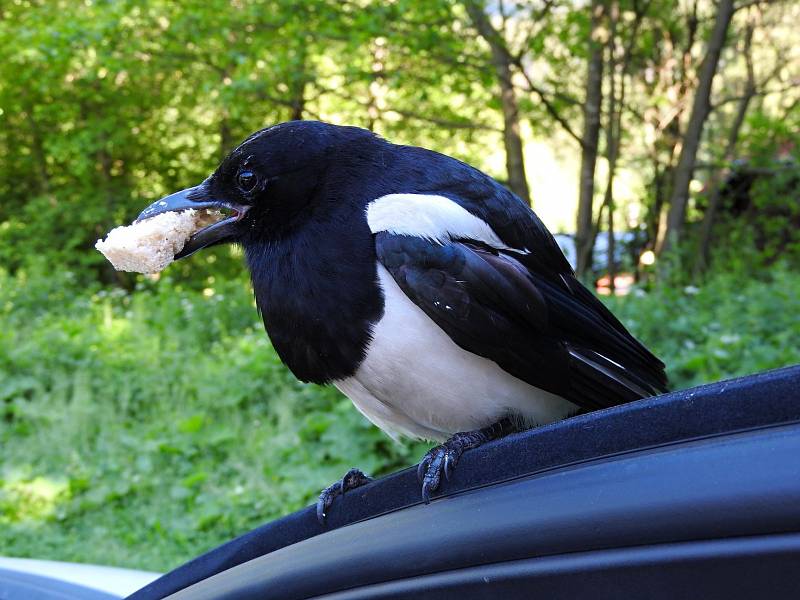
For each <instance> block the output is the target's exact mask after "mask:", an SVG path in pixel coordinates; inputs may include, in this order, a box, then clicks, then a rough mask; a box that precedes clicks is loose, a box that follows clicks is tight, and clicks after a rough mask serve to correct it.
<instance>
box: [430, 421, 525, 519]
mask: <svg viewBox="0 0 800 600" xmlns="http://www.w3.org/2000/svg"><path fill="white" fill-rule="evenodd" d="M516 430H517V429H516V427H515V426H514V424H513V423H512V422H511V421H510V420H509V419H503V420H502V421H499V422H497V423H495V424H494V425H490V426H489V427H484V428H483V429H476V430H475V431H463V432H460V433H456V434H455V435H453V436H452V437H451V438H450V439H448V440H447V441H446V442H445V443H444V444H441V445H439V446H435V447H434V448H431V449H430V450H428V452H427V453H426V454H425V456H423V457H422V460H421V461H420V463H419V466H418V467H417V478H418V479H419V481H420V483H421V484H422V501H423V502H425V504H428V502H430V500H431V492H435V491H436V490H437V489H438V488H439V485H440V484H441V482H442V475H444V477H445V479H448V480H449V479H450V475H452V473H453V470H454V469H455V468H456V465H457V464H458V461H459V460H460V459H461V455H462V454H464V452H466V451H467V450H472V449H473V448H477V447H478V446H480V445H482V444H485V443H486V442H489V441H491V440H496V439H498V438H501V437H504V436H506V435H508V434H509V433H513V432H514V431H516Z"/></svg>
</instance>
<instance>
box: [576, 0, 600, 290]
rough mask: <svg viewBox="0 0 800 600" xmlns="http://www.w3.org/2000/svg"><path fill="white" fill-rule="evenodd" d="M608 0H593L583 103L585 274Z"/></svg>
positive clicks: (581, 257)
mask: <svg viewBox="0 0 800 600" xmlns="http://www.w3.org/2000/svg"><path fill="white" fill-rule="evenodd" d="M606 8H607V2H606V1H605V0H593V1H592V31H591V37H590V39H589V63H588V66H587V73H586V100H585V102H584V105H583V136H582V138H581V171H580V189H579V192H578V217H577V223H576V228H575V249H576V254H577V257H576V263H577V264H576V272H577V274H578V277H581V278H583V277H585V276H586V273H587V271H588V269H589V267H590V265H591V262H592V246H593V245H594V244H593V242H594V235H593V231H592V229H593V228H592V209H593V205H594V171H595V166H596V164H597V144H598V140H599V138H600V104H601V102H602V101H603V43H602V40H601V39H600V37H601V34H602V28H603V21H604V18H605V13H606Z"/></svg>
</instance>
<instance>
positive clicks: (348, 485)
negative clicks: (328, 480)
mask: <svg viewBox="0 0 800 600" xmlns="http://www.w3.org/2000/svg"><path fill="white" fill-rule="evenodd" d="M370 481H372V477H370V476H369V475H365V474H364V473H363V472H362V471H361V469H355V468H354V469H350V470H349V471H348V472H347V473H345V474H344V477H342V478H341V480H339V481H337V482H335V483H334V484H332V485H329V486H328V487H326V488H325V489H324V490H322V493H321V494H320V495H319V498H318V499H317V520H318V521H319V522H320V523H321V524H323V525H324V524H325V517H326V512H327V510H328V509H329V508H330V507H331V504H333V500H334V498H336V496H344V495H345V493H346V492H349V491H350V490H354V489H355V488H357V487H361V486H362V485H364V484H367V483H369V482H370Z"/></svg>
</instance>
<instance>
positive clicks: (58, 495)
mask: <svg viewBox="0 0 800 600" xmlns="http://www.w3.org/2000/svg"><path fill="white" fill-rule="evenodd" d="M67 500H69V485H68V482H67V481H65V480H63V479H54V478H50V477H41V476H39V477H33V478H25V477H22V476H21V475H20V474H19V473H14V472H13V471H12V472H11V473H10V474H7V475H5V476H4V478H3V479H0V523H3V522H5V523H6V524H9V523H22V522H41V521H46V520H49V519H52V518H53V517H54V516H55V515H56V510H57V508H58V506H59V504H61V503H64V502H66V501H67Z"/></svg>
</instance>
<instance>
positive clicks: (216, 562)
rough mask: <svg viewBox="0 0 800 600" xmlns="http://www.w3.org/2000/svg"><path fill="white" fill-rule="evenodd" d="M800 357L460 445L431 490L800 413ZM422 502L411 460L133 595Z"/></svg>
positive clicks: (460, 488)
mask: <svg viewBox="0 0 800 600" xmlns="http://www.w3.org/2000/svg"><path fill="white" fill-rule="evenodd" d="M798 389H800V365H797V366H793V367H786V368H783V369H777V370H774V371H768V372H765V373H760V374H756V375H751V376H747V377H742V378H738V379H731V380H727V381H722V382H718V383H713V384H709V385H704V386H700V387H696V388H691V389H688V390H682V391H677V392H672V393H670V394H664V395H662V396H658V397H653V398H647V399H644V400H639V401H636V402H632V403H630V404H625V405H620V406H615V407H612V408H608V409H605V410H601V411H596V412H592V413H588V414H584V415H579V416H576V417H572V418H570V419H566V420H564V421H560V422H558V423H554V424H551V425H547V426H543V427H538V428H535V429H531V430H528V431H525V432H521V433H518V434H514V435H511V436H508V437H506V438H503V439H501V440H497V441H495V442H492V443H489V444H486V445H485V446H482V447H481V448H478V449H476V450H473V451H470V452H468V453H466V454H465V455H464V456H463V458H462V459H461V461H460V462H459V468H458V469H456V471H455V473H454V474H453V476H452V477H451V479H450V480H449V481H447V482H444V483H443V486H442V490H441V493H440V494H438V495H437V496H436V497H435V498H434V502H436V498H442V497H447V496H451V495H455V494H461V493H463V492H465V491H469V490H474V489H477V488H481V487H486V486H493V485H496V484H499V483H503V482H509V481H513V480H517V479H520V478H523V477H529V476H531V475H533V474H537V473H543V472H546V471H549V470H553V469H557V468H562V467H566V466H570V465H577V464H581V463H585V462H587V461H593V460H598V459H601V458H607V457H612V456H618V455H624V454H626V453H629V452H636V451H640V450H643V449H647V448H657V447H661V446H667V445H671V444H675V443H679V442H684V441H688V440H699V439H704V438H713V437H716V436H721V435H727V434H730V433H732V432H739V431H747V430H752V429H760V428H764V427H772V426H779V425H786V424H789V423H795V422H800V403H798V402H797V398H796V395H797V390H798ZM420 503H421V500H420V486H419V483H418V482H417V477H416V469H414V468H409V469H405V470H403V471H400V472H398V473H394V474H392V475H389V476H387V477H384V478H382V479H379V480H377V481H375V482H373V483H370V484H368V485H366V486H364V487H363V488H359V489H357V490H353V491H352V492H349V493H348V494H347V495H346V496H345V497H343V498H337V499H336V501H335V502H334V504H333V506H332V507H331V509H330V510H329V516H328V519H327V521H326V523H325V524H324V525H321V524H320V523H319V522H318V521H317V518H316V513H315V510H314V507H313V506H310V507H306V508H304V509H302V510H299V511H297V512H295V513H292V514H290V515H287V516H285V517H283V518H281V519H277V520H275V521H272V522H270V523H267V524H265V525H263V526H261V527H259V528H257V529H255V530H253V531H251V532H249V533H246V534H244V535H242V536H240V537H238V538H236V539H234V540H232V541H230V542H228V543H226V544H224V545H222V546H220V547H218V548H216V549H214V550H211V551H210V552H208V553H206V554H203V555H201V556H199V557H197V558H195V559H194V560H192V561H190V562H188V563H186V564H184V565H182V566H181V567H178V568H177V569H175V570H174V571H172V572H170V573H168V574H166V575H164V576H163V577H161V578H160V579H157V580H156V581H154V582H152V583H151V584H149V585H147V586H145V587H144V588H142V589H141V590H139V591H138V592H136V593H134V594H133V595H132V596H130V599H131V600H152V599H155V598H163V597H165V596H167V595H169V594H172V593H175V592H177V591H179V590H181V589H184V588H186V587H188V586H190V585H192V584H194V583H196V582H198V581H202V580H203V579H206V578H208V577H211V576H213V575H216V574H218V573H221V572H222V571H225V570H228V569H231V568H233V567H235V566H237V565H241V564H242V563H245V562H247V561H250V560H253V559H256V558H258V557H261V556H264V555H266V554H269V553H271V552H273V551H275V550H278V549H280V548H284V547H286V546H290V545H292V544H295V543H297V542H300V541H303V540H306V539H310V538H313V537H315V536H317V535H320V534H323V533H326V532H328V531H330V530H332V529H337V528H341V527H345V526H348V525H352V524H355V523H358V522H362V521H366V520H369V519H373V518H376V517H379V516H381V515H385V514H387V513H391V512H395V511H399V510H403V509H405V508H408V507H412V506H416V505H418V504H420Z"/></svg>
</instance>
